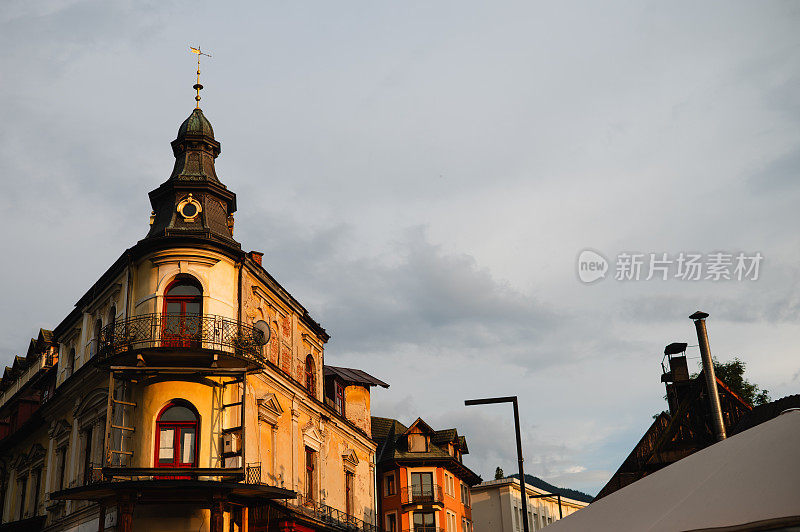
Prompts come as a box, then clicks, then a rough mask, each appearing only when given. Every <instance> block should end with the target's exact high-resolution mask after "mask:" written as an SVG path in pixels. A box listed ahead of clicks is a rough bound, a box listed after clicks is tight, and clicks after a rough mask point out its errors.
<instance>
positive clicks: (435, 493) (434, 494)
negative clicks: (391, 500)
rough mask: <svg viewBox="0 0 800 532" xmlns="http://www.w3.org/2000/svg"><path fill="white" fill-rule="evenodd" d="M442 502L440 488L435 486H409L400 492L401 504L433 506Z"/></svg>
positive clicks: (442, 497) (442, 496)
mask: <svg viewBox="0 0 800 532" xmlns="http://www.w3.org/2000/svg"><path fill="white" fill-rule="evenodd" d="M443 501H444V495H443V493H442V487H441V486H437V485H436V484H433V485H431V486H411V487H410V488H403V489H402V490H400V502H401V504H434V503H441V502H443Z"/></svg>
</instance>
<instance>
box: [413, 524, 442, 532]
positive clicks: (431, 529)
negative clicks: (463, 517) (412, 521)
mask: <svg viewBox="0 0 800 532" xmlns="http://www.w3.org/2000/svg"><path fill="white" fill-rule="evenodd" d="M403 532H444V528H440V527H436V526H421V525H416V526H414V529H413V530H411V529H410V528H404V529H403Z"/></svg>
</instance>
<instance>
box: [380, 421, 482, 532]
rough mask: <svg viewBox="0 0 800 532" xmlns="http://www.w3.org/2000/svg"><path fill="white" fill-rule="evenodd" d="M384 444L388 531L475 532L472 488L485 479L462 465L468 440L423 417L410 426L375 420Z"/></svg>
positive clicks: (383, 493) (383, 488) (383, 494)
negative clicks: (433, 427)
mask: <svg viewBox="0 0 800 532" xmlns="http://www.w3.org/2000/svg"><path fill="white" fill-rule="evenodd" d="M372 437H373V439H374V440H375V441H376V442H377V443H378V459H377V464H378V479H379V486H380V487H379V491H380V502H379V508H380V514H381V515H382V516H383V528H384V530H385V531H386V532H398V531H412V530H413V531H415V532H472V510H471V507H470V487H471V486H474V485H475V484H477V483H478V482H480V481H481V478H480V477H479V476H478V475H476V474H475V473H473V472H472V471H471V470H470V469H469V468H468V467H467V466H465V465H464V464H463V463H462V456H463V455H465V454H467V453H468V452H469V450H468V449H467V440H466V438H464V436H459V435H458V432H457V431H456V429H447V430H433V429H432V428H431V427H430V426H428V424H427V423H425V422H424V421H422V419H420V418H417V420H416V421H415V422H414V423H412V424H411V426H410V427H406V426H405V425H403V424H402V423H400V422H399V421H397V420H396V419H389V418H383V417H373V418H372Z"/></svg>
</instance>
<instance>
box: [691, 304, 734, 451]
mask: <svg viewBox="0 0 800 532" xmlns="http://www.w3.org/2000/svg"><path fill="white" fill-rule="evenodd" d="M707 317H708V314H707V313H705V312H702V311H700V310H698V311H697V312H695V313H694V314H692V315H691V316H689V319H691V320H694V327H695V329H697V341H698V343H699V344H700V356H701V357H702V359H703V373H704V374H705V376H706V388H707V389H708V401H709V403H711V404H710V406H711V415H712V417H713V418H714V435H715V436H716V438H717V441H722V440H724V439H725V437H726V436H725V423H724V422H723V421H722V406H721V405H720V402H719V391H718V390H717V376H716V375H715V374H714V362H713V361H712V359H711V349H710V348H709V347H708V331H707V330H706V318H707Z"/></svg>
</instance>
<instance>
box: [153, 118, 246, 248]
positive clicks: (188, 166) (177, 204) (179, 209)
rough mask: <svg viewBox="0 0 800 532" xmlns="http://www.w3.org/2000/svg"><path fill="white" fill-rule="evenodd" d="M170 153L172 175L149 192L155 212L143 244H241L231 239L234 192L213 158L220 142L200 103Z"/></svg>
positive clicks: (186, 121)
mask: <svg viewBox="0 0 800 532" xmlns="http://www.w3.org/2000/svg"><path fill="white" fill-rule="evenodd" d="M172 152H173V154H174V155H175V166H174V167H173V169H172V174H171V175H170V177H169V179H167V180H166V181H165V182H164V183H162V184H161V186H159V187H158V188H156V189H155V190H153V191H151V192H150V204H151V205H152V207H153V215H152V217H151V226H150V231H149V232H148V234H147V237H146V238H145V240H144V241H143V242H142V243H147V244H151V245H153V244H157V243H159V242H167V243H170V245H171V244H172V243H174V240H175V239H176V238H180V239H186V240H190V241H194V242H198V241H211V242H215V243H217V244H219V245H222V246H224V247H228V248H232V249H241V245H240V244H239V243H238V242H237V241H236V240H234V238H233V213H234V212H235V211H236V194H234V193H233V192H231V191H230V190H228V188H227V187H226V186H225V185H224V184H222V182H221V181H220V180H219V178H218V177H217V172H216V170H215V168H214V161H215V159H216V158H217V157H218V156H219V154H220V143H219V142H218V141H217V140H216V139H215V138H214V129H213V128H212V127H211V122H209V121H208V119H207V118H206V117H205V115H204V114H203V111H202V110H201V109H200V108H199V107H197V108H196V109H194V110H193V111H192V113H191V114H190V115H189V117H188V118H187V119H186V120H184V121H183V123H182V124H181V126H180V128H178V136H177V138H176V139H175V140H173V141H172Z"/></svg>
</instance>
